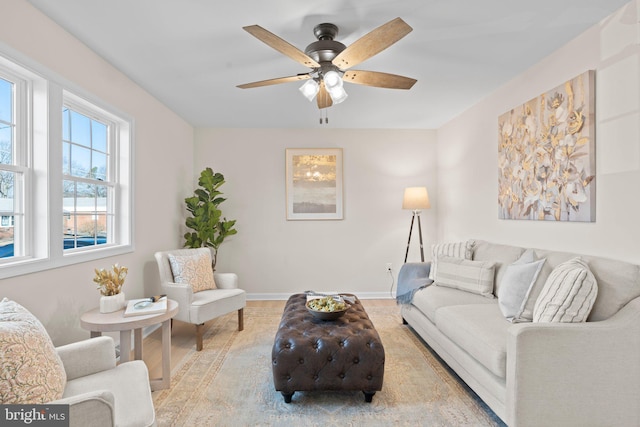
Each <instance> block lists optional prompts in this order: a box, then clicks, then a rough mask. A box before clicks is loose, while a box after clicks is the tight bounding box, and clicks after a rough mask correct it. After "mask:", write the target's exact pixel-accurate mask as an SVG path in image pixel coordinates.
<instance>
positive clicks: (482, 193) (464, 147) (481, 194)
mask: <svg viewBox="0 0 640 427" xmlns="http://www.w3.org/2000/svg"><path fill="white" fill-rule="evenodd" d="M639 36H640V30H639V28H638V13H637V10H636V1H632V2H631V3H629V4H628V5H627V6H626V7H625V8H623V9H622V10H620V11H619V12H618V13H616V14H614V15H612V16H611V17H609V18H607V19H605V20H604V21H602V22H601V23H600V24H599V25H596V26H594V27H592V28H591V29H589V30H588V31H587V32H585V33H583V34H582V35H580V36H579V37H577V38H576V39H574V40H573V41H572V42H570V43H569V44H567V45H566V46H564V47H563V48H561V49H559V50H558V51H556V52H555V53H553V54H552V55H550V56H549V57H548V58H546V59H545V60H543V61H541V62H540V63H538V64H537V65H535V66H534V67H532V68H531V69H529V70H528V71H527V72H525V73H523V74H522V75H520V76H519V77H517V78H516V79H514V80H513V81H511V82H509V83H507V84H505V85H504V86H503V87H502V88H501V89H500V90H498V91H496V92H495V93H493V94H491V95H490V96H489V97H487V98H486V99H485V100H483V101H482V102H480V103H479V104H477V105H475V106H474V107H472V108H470V109H469V110H468V111H466V112H465V113H463V114H461V115H460V116H458V117H457V118H455V119H454V120H452V121H451V122H449V123H448V124H446V125H445V126H443V127H442V128H440V129H439V130H438V146H439V149H438V156H439V157H438V180H439V183H440V185H439V188H438V197H439V201H440V203H439V204H438V207H437V209H438V230H439V237H440V239H441V240H444V241H453V240H459V239H465V238H469V237H474V238H481V239H487V240H491V241H495V242H504V243H510V244H515V245H521V246H532V247H540V248H552V249H558V250H566V251H576V252H580V253H586V254H595V255H602V256H606V257H611V258H619V259H623V260H628V261H632V262H635V263H640V250H638V246H637V242H638V241H639V240H640V226H639V225H638V212H640V197H638V194H639V193H638V188H640V87H639V84H640V45H639ZM590 69H593V70H596V117H597V120H596V181H595V184H596V222H594V223H566V222H561V223H554V222H542V221H515V220H499V219H498V205H497V198H498V189H497V188H498V185H497V184H498V174H497V166H498V164H497V152H498V148H497V147H498V146H497V141H498V124H497V123H498V116H499V115H501V114H502V113H504V112H506V111H508V110H509V109H511V108H513V107H514V106H517V105H520V104H522V103H524V102H525V101H528V100H529V99H531V98H533V97H535V96H537V95H539V94H541V93H543V92H545V91H547V90H549V89H550V88H553V87H555V86H558V85H560V84H562V83H564V82H565V81H566V80H569V79H571V78H573V77H575V76H577V75H579V74H581V73H583V72H584V71H586V70H590Z"/></svg>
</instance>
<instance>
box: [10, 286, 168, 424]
mask: <svg viewBox="0 0 640 427" xmlns="http://www.w3.org/2000/svg"><path fill="white" fill-rule="evenodd" d="M0 372H2V375H0V405H6V404H18V405H20V404H22V405H31V404H42V405H45V404H50V403H51V404H58V405H68V411H69V412H68V415H69V418H68V422H69V424H68V425H69V426H70V427H85V426H92V427H114V426H118V427H148V426H155V425H156V415H155V410H154V407H153V399H152V398H151V387H150V386H149V372H148V370H147V366H146V365H145V363H144V362H143V361H141V360H134V361H131V362H126V363H121V364H119V365H116V349H115V345H114V342H113V339H112V338H111V337H108V336H103V337H97V338H92V339H88V340H84V341H79V342H75V343H71V344H67V345H63V346H60V347H55V346H54V345H53V342H52V341H51V338H50V337H49V334H47V331H46V330H45V328H44V326H43V325H42V323H40V321H39V320H38V319H37V318H36V317H35V316H34V315H33V314H32V313H31V312H30V311H29V310H27V309H26V308H25V307H23V306H22V305H20V304H18V303H17V302H15V301H11V300H9V299H7V298H4V299H3V300H2V301H0ZM45 423H46V422H45ZM0 424H1V422H0ZM20 424H21V423H20ZM27 424H28V423H27ZM36 424H37V423H36ZM34 425H35V424H34Z"/></svg>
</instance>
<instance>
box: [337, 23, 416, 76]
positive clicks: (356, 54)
mask: <svg viewBox="0 0 640 427" xmlns="http://www.w3.org/2000/svg"><path fill="white" fill-rule="evenodd" d="M412 30H413V28H411V27H410V26H409V24H407V23H406V22H404V21H403V20H402V19H401V18H396V19H394V20H391V21H389V22H387V23H386V24H384V25H382V26H380V27H378V28H376V29H375V30H373V31H371V32H369V33H367V34H365V35H364V36H362V37H360V38H359V39H358V40H356V41H355V42H353V43H352V44H351V45H350V46H347V48H346V49H345V50H343V51H342V52H340V53H339V54H338V55H337V56H336V57H335V58H333V61H331V62H332V63H333V65H335V66H336V67H338V68H340V69H341V70H346V69H347V68H351V67H353V66H355V65H358V64H359V63H361V62H362V61H365V60H367V59H369V58H371V57H372V56H373V55H376V54H377V53H380V52H382V51H383V50H385V49H386V48H388V47H389V46H391V45H392V44H394V43H395V42H397V41H398V40H400V39H401V38H403V37H404V36H406V35H407V34H409V33H410V32H411V31H412Z"/></svg>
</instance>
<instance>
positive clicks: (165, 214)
mask: <svg viewBox="0 0 640 427" xmlns="http://www.w3.org/2000/svg"><path fill="white" fill-rule="evenodd" d="M2 13H3V16H4V17H5V18H6V19H3V24H2V25H1V26H0V51H1V52H3V53H5V54H7V53H8V54H10V55H11V56H13V57H18V59H20V60H23V61H26V62H30V63H31V62H33V63H34V64H35V65H37V66H38V67H40V66H44V67H46V68H48V69H49V70H50V71H52V72H53V73H54V74H57V75H58V76H59V77H60V79H62V80H66V81H70V82H71V83H72V84H74V85H76V86H77V87H79V88H80V89H82V90H84V91H86V92H87V93H89V94H91V95H92V96H94V97H96V98H98V99H101V100H102V101H104V102H106V103H108V104H110V105H112V106H113V107H115V108H117V109H119V110H120V111H123V112H124V113H126V114H128V115H130V116H131V117H133V118H134V120H135V122H134V131H135V134H134V149H135V155H134V160H135V163H134V176H135V187H134V196H135V203H134V211H135V225H134V230H135V251H134V252H133V253H130V254H127V255H123V256H118V257H112V258H107V259H102V260H99V261H94V262H89V263H84V264H77V265H74V266H70V267H63V268H58V269H54V270H48V271H44V272H40V273H35V274H28V275H24V276H20V277H13V278H10V279H6V280H1V281H0V298H1V297H8V298H11V299H14V300H16V301H18V302H19V303H21V304H23V305H24V306H26V307H27V308H28V309H30V310H31V311H32V312H33V313H34V314H35V315H36V316H37V317H38V318H39V319H40V320H41V321H42V322H43V323H44V324H45V326H46V328H47V330H48V331H49V333H50V335H51V336H52V338H53V339H54V342H55V343H56V344H62V343H67V342H71V341H77V340H78V339H82V338H86V337H88V332H86V331H83V330H82V329H81V328H80V326H79V315H80V313H82V312H84V311H86V310H87V309H90V308H93V307H96V306H97V304H98V299H99V294H98V291H97V290H96V289H95V285H94V284H93V283H92V281H91V279H92V277H93V268H94V267H109V266H110V265H111V264H113V263H116V262H118V263H120V264H122V265H126V266H128V267H129V276H128V278H127V282H126V284H125V288H124V289H125V294H126V296H127V297H140V296H143V295H145V294H149V293H150V292H151V291H152V288H153V286H154V285H155V284H156V282H157V280H158V273H157V271H156V266H155V261H154V260H153V253H154V252H155V251H157V250H162V249H168V248H173V247H176V246H178V245H180V244H181V239H180V234H181V233H180V230H181V227H182V223H183V217H184V215H183V206H182V199H183V198H184V195H185V194H187V193H188V192H190V191H191V187H192V180H193V128H192V127H191V126H190V125H189V124H188V123H186V122H185V121H184V120H182V119H181V118H180V117H178V116H177V115H176V114H174V113H173V112H171V111H170V110H168V109H167V108H166V107H165V106H164V105H162V104H161V103H160V102H158V101H157V100H156V99H155V98H153V97H152V96H150V95H149V94H148V93H147V92H145V91H144V90H142V89H141V88H140V87H139V86H137V85H136V84H135V83H134V82H132V81H131V80H129V79H128V78H126V77H125V76H124V75H123V74H122V73H120V72H119V71H117V70H116V69H115V68H113V67H112V66H111V65H109V64H108V63H107V62H105V61H104V60H103V59H102V58H100V57H99V56H98V55H96V54H95V53H93V52H92V51H90V50H89V49H88V48H87V47H86V46H85V45H84V44H82V43H81V42H79V41H78V40H76V39H75V38H73V37H72V36H71V35H70V34H69V33H67V32H65V31H64V30H62V29H61V28H60V27H59V26H57V25H56V24H54V23H53V22H52V21H51V20H49V19H48V18H47V17H45V16H44V15H42V14H41V13H40V12H39V11H37V10H36V9H35V8H33V7H32V6H31V5H30V4H29V3H28V2H26V1H11V2H5V4H3V10H2ZM28 65H30V64H28Z"/></svg>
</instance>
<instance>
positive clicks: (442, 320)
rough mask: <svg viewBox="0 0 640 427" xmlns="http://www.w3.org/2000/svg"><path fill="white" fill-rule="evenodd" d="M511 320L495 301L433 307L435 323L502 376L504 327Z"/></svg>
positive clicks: (504, 341)
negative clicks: (435, 308)
mask: <svg viewBox="0 0 640 427" xmlns="http://www.w3.org/2000/svg"><path fill="white" fill-rule="evenodd" d="M511 326H512V325H511V323H509V322H508V321H507V319H505V318H504V316H503V315H502V312H501V311H500V308H499V307H498V303H497V302H495V300H494V302H493V303H492V304H470V305H455V306H449V307H442V308H439V309H438V310H437V311H436V327H437V328H438V329H439V330H440V331H441V332H442V333H443V334H445V335H446V336H447V337H448V338H449V339H450V340H451V341H453V342H454V343H455V344H456V345H457V346H459V347H460V348H462V349H463V350H464V351H466V352H467V353H469V354H470V355H471V356H472V357H473V358H474V359H476V360H477V361H478V362H479V363H481V364H482V365H483V366H484V367H485V368H487V369H488V370H489V371H490V372H491V373H493V374H494V375H496V376H498V377H500V378H506V372H507V371H506V369H507V329H508V328H509V327H511Z"/></svg>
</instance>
